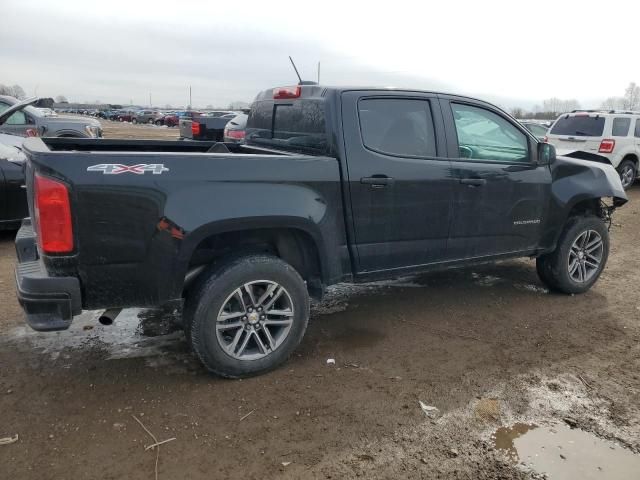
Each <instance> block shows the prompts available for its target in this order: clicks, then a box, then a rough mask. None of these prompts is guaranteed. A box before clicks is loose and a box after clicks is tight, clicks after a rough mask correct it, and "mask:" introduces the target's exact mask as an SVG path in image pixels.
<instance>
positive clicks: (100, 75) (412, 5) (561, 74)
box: [0, 0, 640, 107]
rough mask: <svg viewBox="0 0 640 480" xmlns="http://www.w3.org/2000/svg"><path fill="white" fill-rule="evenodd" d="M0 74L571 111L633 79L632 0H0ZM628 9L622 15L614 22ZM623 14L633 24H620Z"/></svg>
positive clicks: (105, 95)
mask: <svg viewBox="0 0 640 480" xmlns="http://www.w3.org/2000/svg"><path fill="white" fill-rule="evenodd" d="M0 19H1V20H0V83H3V84H10V85H13V84H19V85H21V86H22V87H23V88H24V89H25V90H26V91H27V94H29V95H31V94H34V93H36V92H37V94H38V95H40V96H56V95H61V94H62V95H65V96H67V97H68V98H69V99H70V100H72V101H85V100H87V101H93V100H96V99H97V100H101V101H103V102H111V103H125V104H128V103H130V102H132V103H134V104H140V105H145V104H148V103H149V94H151V95H152V101H153V104H154V105H160V106H164V105H165V104H173V105H185V104H186V103H187V102H188V87H189V85H191V86H192V88H193V103H194V105H197V106H205V105H209V104H211V105H215V106H226V105H228V104H229V103H230V102H232V101H236V100H243V101H251V100H252V99H253V97H254V96H255V94H256V93H257V92H258V91H259V90H263V89H265V88H269V87H273V86H278V85H286V84H292V83H295V82H296V77H295V75H294V72H293V70H292V69H291V66H290V64H289V61H288V58H287V56H288V55H292V56H293V58H294V60H295V61H296V63H297V64H298V68H299V69H300V71H301V73H302V76H303V78H305V79H313V80H315V77H316V65H317V62H318V61H320V62H321V65H322V66H321V81H322V83H323V84H331V85H338V84H340V85H377V86H380V85H382V86H398V87H413V88H424V89H439V90H444V91H448V92H454V93H465V94H471V95H476V96H481V97H483V98H488V99H490V100H492V101H494V102H497V103H499V104H501V105H502V106H505V107H512V106H516V105H519V106H524V107H531V106H533V105H534V104H538V103H541V101H542V100H543V99H544V98H548V97H551V96H557V97H560V98H564V99H569V98H576V99H577V100H579V101H580V102H581V104H582V106H583V107H589V106H596V107H597V106H599V103H600V101H601V100H602V99H604V98H605V97H609V96H614V95H622V94H623V92H624V88H625V87H626V86H627V84H628V83H629V82H630V81H635V82H638V83H640V60H639V59H638V55H637V51H638V44H639V43H638V39H639V38H640V37H639V36H638V29H637V25H638V22H639V21H640V2H635V1H633V0H627V1H617V0H608V1H607V2H602V1H597V2H595V1H586V0H582V1H573V0H553V1H547V0H536V1H535V2H526V3H525V2H516V1H511V2H506V1H503V2H498V1H493V0H483V1H461V0H440V1H435V2H427V1H414V2H405V1H403V0H393V1H389V0H387V1H384V2H376V1H367V2H353V1H352V2H350V1H348V0H341V1H333V0H332V1H314V2H309V1H303V0H300V1H295V0H287V1H280V2H278V1H268V0H262V1H259V2H257V1H256V2H254V1H251V0H242V1H229V0H227V1H189V0H182V1H178V0H171V1H163V0H153V1H148V2H147V1H141V0H128V1H120V0H108V1H96V2H94V1H87V0H82V1H76V0H64V1H62V0H58V1H37V0H0ZM625 19H626V20H625ZM625 22H628V23H629V25H630V26H632V27H631V28H621V26H622V25H623V24H624V23H625Z"/></svg>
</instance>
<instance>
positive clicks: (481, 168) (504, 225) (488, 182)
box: [442, 98, 551, 259]
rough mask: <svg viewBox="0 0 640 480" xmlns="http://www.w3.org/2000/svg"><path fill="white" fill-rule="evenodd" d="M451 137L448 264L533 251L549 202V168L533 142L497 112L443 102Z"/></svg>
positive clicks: (457, 102)
mask: <svg viewBox="0 0 640 480" xmlns="http://www.w3.org/2000/svg"><path fill="white" fill-rule="evenodd" d="M442 111H443V115H444V118H445V122H446V124H447V126H448V130H447V131H452V132H453V133H454V134H453V135H450V136H449V137H450V138H449V139H448V140H449V151H450V154H451V164H452V167H453V175H454V177H455V179H456V189H455V190H456V192H455V207H454V214H453V222H452V226H451V233H450V238H449V244H448V248H449V252H448V253H449V256H450V258H452V259H465V258H466V259H468V258H481V257H485V256H493V255H501V254H509V253H516V252H526V251H531V250H535V248H536V247H537V246H538V242H539V240H540V238H541V235H542V227H543V225H544V223H545V220H546V219H545V218H543V215H544V214H545V212H547V208H548V206H547V204H546V202H547V201H548V199H549V197H550V191H549V189H550V185H551V173H550V170H549V166H548V165H538V163H537V142H536V141H535V140H534V139H533V137H532V136H531V135H530V134H528V133H526V130H525V129H524V127H522V126H519V125H517V124H516V123H515V121H513V120H511V119H509V118H508V117H507V116H506V115H504V114H502V113H501V112H500V111H499V110H497V109H495V110H494V109H491V108H490V107H489V106H487V105H484V104H479V103H478V104H474V103H473V102H469V103H467V102H466V101H465V100H461V101H456V100H455V99H447V98H443V99H442Z"/></svg>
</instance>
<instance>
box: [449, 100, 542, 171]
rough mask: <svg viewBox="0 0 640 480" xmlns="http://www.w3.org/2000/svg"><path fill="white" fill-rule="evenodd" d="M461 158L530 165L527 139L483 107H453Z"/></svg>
mask: <svg viewBox="0 0 640 480" xmlns="http://www.w3.org/2000/svg"><path fill="white" fill-rule="evenodd" d="M451 109H452V110H453V118H454V122H455V126H456V131H457V134H458V156H459V158H463V159H466V160H477V161H492V162H504V163H527V162H529V141H528V139H527V136H526V135H525V134H524V133H522V132H521V131H520V130H518V129H517V128H516V127H515V126H514V125H512V124H511V123H510V122H509V121H507V120H505V119H504V118H502V117H501V116H500V115H498V114H496V113H494V112H491V111H489V110H486V109H484V108H480V107H474V106H471V105H464V104H460V103H452V104H451Z"/></svg>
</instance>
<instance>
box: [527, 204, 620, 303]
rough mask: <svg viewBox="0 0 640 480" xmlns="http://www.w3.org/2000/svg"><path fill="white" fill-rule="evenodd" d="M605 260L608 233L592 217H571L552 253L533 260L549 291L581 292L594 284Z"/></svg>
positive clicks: (594, 217) (607, 255) (600, 221)
mask: <svg viewBox="0 0 640 480" xmlns="http://www.w3.org/2000/svg"><path fill="white" fill-rule="evenodd" d="M608 257H609V232H608V230H607V227H606V226H605V224H604V222H603V221H602V220H601V219H600V218H598V217H596V216H593V215H590V216H584V217H573V218H571V219H569V221H568V222H567V225H566V226H565V229H564V231H563V232H562V235H561V236H560V240H559V241H558V245H557V247H556V249H555V251H553V252H552V253H550V254H547V255H543V256H541V257H538V258H537V259H536V269H537V271H538V276H539V277H540V280H542V281H543V282H544V283H545V284H546V285H547V286H549V287H550V288H552V289H554V290H558V291H561V292H564V293H583V292H586V291H587V290H589V289H590V288H591V287H592V286H593V284H594V283H596V281H597V280H598V277H599V276H600V274H601V273H602V270H603V269H604V267H605V265H606V263H607V258H608Z"/></svg>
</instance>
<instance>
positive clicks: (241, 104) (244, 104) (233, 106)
mask: <svg viewBox="0 0 640 480" xmlns="http://www.w3.org/2000/svg"><path fill="white" fill-rule="evenodd" d="M243 108H249V104H248V103H247V102H244V101H242V100H236V101H235V102H231V103H230V104H229V110H242V109H243Z"/></svg>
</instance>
